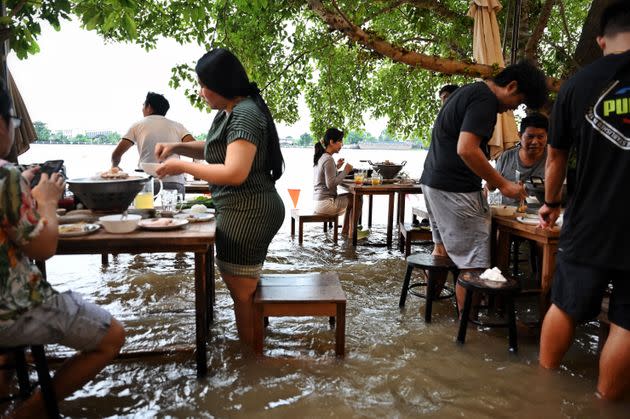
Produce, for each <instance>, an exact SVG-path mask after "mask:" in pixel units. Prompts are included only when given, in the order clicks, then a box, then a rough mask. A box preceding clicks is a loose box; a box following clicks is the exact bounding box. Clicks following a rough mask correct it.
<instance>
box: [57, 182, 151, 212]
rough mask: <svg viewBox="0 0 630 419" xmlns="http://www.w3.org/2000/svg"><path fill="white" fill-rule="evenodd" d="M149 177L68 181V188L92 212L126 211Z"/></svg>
mask: <svg viewBox="0 0 630 419" xmlns="http://www.w3.org/2000/svg"><path fill="white" fill-rule="evenodd" d="M148 180H149V177H144V176H142V177H141V176H130V177H128V178H126V179H101V178H96V177H94V178H78V179H68V180H67V181H66V183H68V187H69V188H70V190H71V191H72V193H74V195H75V196H76V197H77V198H78V199H79V201H81V202H82V203H83V205H85V206H86V207H87V208H89V209H91V210H94V211H108V212H123V211H126V210H127V208H128V207H129V205H130V204H131V202H132V201H133V199H134V198H135V197H136V194H137V193H138V192H140V191H141V190H142V188H143V186H144V184H145V183H147V182H148Z"/></svg>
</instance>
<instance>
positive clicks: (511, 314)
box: [457, 271, 520, 352]
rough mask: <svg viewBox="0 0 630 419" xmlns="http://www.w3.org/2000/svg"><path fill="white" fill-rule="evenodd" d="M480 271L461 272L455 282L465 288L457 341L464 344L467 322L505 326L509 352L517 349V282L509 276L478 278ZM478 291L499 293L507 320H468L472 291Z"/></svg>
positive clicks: (518, 287) (484, 325)
mask: <svg viewBox="0 0 630 419" xmlns="http://www.w3.org/2000/svg"><path fill="white" fill-rule="evenodd" d="M481 274H482V272H481V271H468V272H464V273H462V274H461V276H460V277H459V278H458V279H457V283H458V284H459V285H461V286H462V287H464V288H465V289H466V300H465V301H464V310H463V311H462V314H461V319H460V320H459V332H458V333H457V342H458V343H460V344H462V345H463V344H464V341H465V340H466V328H467V327H468V322H469V321H470V322H471V323H473V324H476V325H478V326H482V327H507V328H508V335H509V345H510V346H509V349H510V352H516V351H517V350H518V344H517V342H516V312H515V311H514V296H515V295H516V294H518V292H519V291H520V286H519V283H518V282H517V281H516V280H515V279H514V278H510V277H506V279H507V282H497V281H489V280H487V279H481V278H479V275H481ZM474 291H479V292H482V293H485V294H490V295H501V296H502V297H503V301H505V304H506V312H507V316H508V319H507V322H505V323H488V322H484V323H482V322H478V321H476V320H470V311H471V309H472V297H473V292H474Z"/></svg>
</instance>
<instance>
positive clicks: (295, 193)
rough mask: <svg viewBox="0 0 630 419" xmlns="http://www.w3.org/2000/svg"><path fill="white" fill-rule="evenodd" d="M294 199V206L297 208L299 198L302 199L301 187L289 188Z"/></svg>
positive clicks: (292, 199)
mask: <svg viewBox="0 0 630 419" xmlns="http://www.w3.org/2000/svg"><path fill="white" fill-rule="evenodd" d="M287 190H288V191H289V195H290V196H291V201H293V208H297V204H298V199H300V189H287Z"/></svg>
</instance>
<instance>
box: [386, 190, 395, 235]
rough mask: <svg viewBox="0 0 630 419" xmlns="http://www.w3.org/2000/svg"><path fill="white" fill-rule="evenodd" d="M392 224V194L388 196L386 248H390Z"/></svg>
mask: <svg viewBox="0 0 630 419" xmlns="http://www.w3.org/2000/svg"><path fill="white" fill-rule="evenodd" d="M393 224H394V193H393V192H392V193H390V194H389V208H388V211H387V247H392V232H393V228H394V226H393Z"/></svg>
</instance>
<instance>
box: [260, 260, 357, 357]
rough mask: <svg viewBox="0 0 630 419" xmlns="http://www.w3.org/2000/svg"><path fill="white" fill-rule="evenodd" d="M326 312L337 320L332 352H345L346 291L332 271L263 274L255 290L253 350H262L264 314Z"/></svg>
mask: <svg viewBox="0 0 630 419" xmlns="http://www.w3.org/2000/svg"><path fill="white" fill-rule="evenodd" d="M282 316H290V317H301V316H327V317H330V318H331V324H332V323H333V321H334V323H336V330H335V340H336V343H335V354H336V355H337V356H339V357H343V356H344V355H345V337H346V334H345V333H346V294H345V293H344V292H343V289H342V288H341V283H340V282H339V276H338V275H337V274H336V273H335V272H326V273H310V274H292V275H291V274H289V275H263V276H261V278H260V282H259V284H258V288H257V289H256V293H255V294H254V352H255V353H256V354H257V355H262V353H263V340H264V335H265V319H266V318H267V317H282Z"/></svg>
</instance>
